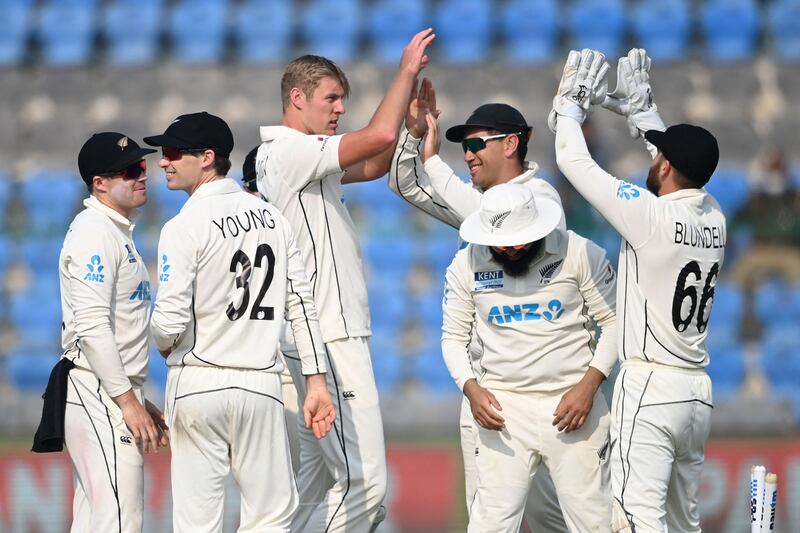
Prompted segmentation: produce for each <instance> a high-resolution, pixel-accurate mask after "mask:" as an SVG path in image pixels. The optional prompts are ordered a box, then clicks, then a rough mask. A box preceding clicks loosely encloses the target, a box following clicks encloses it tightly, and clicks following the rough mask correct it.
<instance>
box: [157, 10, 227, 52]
mask: <svg viewBox="0 0 800 533" xmlns="http://www.w3.org/2000/svg"><path fill="white" fill-rule="evenodd" d="M227 31H228V2H227V0H181V1H179V2H178V3H177V4H176V5H175V7H174V8H173V9H172V13H171V14H170V17H169V35H170V37H171V39H172V51H173V54H174V55H175V57H176V58H177V59H178V61H180V62H182V63H185V64H188V65H204V64H213V63H217V62H219V61H220V60H221V59H222V56H223V54H224V52H225V36H226V33H227Z"/></svg>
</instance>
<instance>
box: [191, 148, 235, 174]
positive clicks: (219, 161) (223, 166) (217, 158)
mask: <svg viewBox="0 0 800 533" xmlns="http://www.w3.org/2000/svg"><path fill="white" fill-rule="evenodd" d="M206 150H211V151H212V152H214V172H216V173H217V175H219V176H227V175H228V171H229V170H230V169H231V160H230V159H228V158H227V157H222V156H221V155H219V154H218V153H217V151H216V150H215V149H214V148H192V149H191V150H179V152H180V153H182V154H190V155H193V156H195V157H200V156H202V155H203V154H204V153H205V152H206Z"/></svg>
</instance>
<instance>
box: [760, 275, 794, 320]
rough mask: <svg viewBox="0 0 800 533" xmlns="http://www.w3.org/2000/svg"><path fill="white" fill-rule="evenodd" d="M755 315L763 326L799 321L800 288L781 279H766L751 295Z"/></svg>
mask: <svg viewBox="0 0 800 533" xmlns="http://www.w3.org/2000/svg"><path fill="white" fill-rule="evenodd" d="M753 308H754V310H755V313H756V317H757V318H758V320H759V321H760V322H761V324H762V325H763V326H764V327H767V328H769V327H772V326H774V325H780V324H792V323H794V324H797V323H798V322H800V288H798V287H796V286H795V287H792V286H791V285H790V284H789V283H787V282H785V281H784V280H782V279H778V278H773V279H768V280H766V281H764V282H762V283H761V284H759V285H758V287H756V290H755V294H754V295H753Z"/></svg>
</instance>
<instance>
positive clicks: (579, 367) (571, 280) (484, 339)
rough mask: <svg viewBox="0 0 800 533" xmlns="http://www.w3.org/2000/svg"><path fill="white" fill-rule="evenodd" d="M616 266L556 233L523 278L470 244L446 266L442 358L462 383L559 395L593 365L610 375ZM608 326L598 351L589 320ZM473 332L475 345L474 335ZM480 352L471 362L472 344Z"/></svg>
mask: <svg viewBox="0 0 800 533" xmlns="http://www.w3.org/2000/svg"><path fill="white" fill-rule="evenodd" d="M615 280H616V277H615V275H614V269H613V268H612V267H611V264H610V263H609V262H608V259H607V258H606V254H605V251H604V250H603V249H602V248H600V247H599V246H597V245H596V244H594V243H593V242H591V241H589V240H588V239H585V238H583V237H581V236H579V235H577V234H575V233H573V232H571V231H569V232H567V231H563V230H559V229H556V230H553V232H552V233H550V235H548V236H547V237H545V243H544V249H543V253H540V255H539V257H538V258H537V259H535V260H534V261H533V262H532V263H531V267H530V271H529V272H528V273H527V274H525V275H524V276H519V277H512V276H509V275H508V274H505V273H504V272H503V270H502V267H501V265H500V264H499V263H497V262H496V261H495V260H494V259H493V258H492V256H491V254H490V251H489V248H488V247H486V246H476V245H469V246H467V247H466V248H464V249H463V250H461V251H459V252H458V254H456V257H455V259H454V260H453V262H452V264H451V265H450V266H449V267H448V269H447V279H446V286H445V296H444V300H443V303H442V306H443V311H444V321H443V324H442V353H443V354H444V359H445V363H446V364H447V368H448V369H449V370H450V374H451V375H452V376H453V379H454V380H455V382H456V384H457V385H458V387H459V388H461V389H463V387H464V384H465V383H466V382H467V381H468V380H469V379H471V378H473V377H474V378H476V379H477V380H478V383H479V384H480V385H481V386H482V387H485V388H488V389H498V390H509V391H515V392H541V393H556V392H561V391H565V390H566V389H568V388H570V387H573V386H575V385H576V384H577V383H578V382H579V381H580V380H581V378H583V376H584V374H585V373H586V370H587V369H588V367H589V366H593V367H595V368H597V369H598V370H599V371H601V372H602V373H603V374H604V375H606V376H608V374H609V373H610V372H611V369H612V368H613V367H614V364H615V363H616V360H617V346H616V344H617V342H616V331H615V328H616V318H615V315H614V307H615V296H614V292H615V291H614V287H615ZM592 318H593V319H594V320H595V321H596V322H597V323H598V324H599V325H600V326H601V328H602V335H601V336H600V339H599V342H598V343H597V346H596V349H595V339H594V335H593V331H592V329H593V327H592V321H591V319H592ZM473 325H474V327H475V340H472V341H471V334H470V333H471V331H472V328H473ZM476 341H477V342H478V343H480V345H481V347H482V353H481V355H480V358H479V359H478V360H477V361H475V362H473V364H472V365H471V364H470V357H469V354H468V353H467V350H468V344H470V342H476Z"/></svg>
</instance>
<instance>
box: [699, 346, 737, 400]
mask: <svg viewBox="0 0 800 533" xmlns="http://www.w3.org/2000/svg"><path fill="white" fill-rule="evenodd" d="M709 354H710V356H711V362H710V363H709V365H708V368H707V371H708V375H709V377H710V378H711V382H712V384H713V387H714V399H715V400H721V399H733V398H735V397H736V395H737V394H738V392H739V390H740V388H741V386H742V383H743V382H744V376H745V373H746V368H745V363H744V355H743V353H742V348H741V346H739V345H734V346H723V347H720V348H717V349H716V350H713V351H712V350H711V349H710V348H709Z"/></svg>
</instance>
